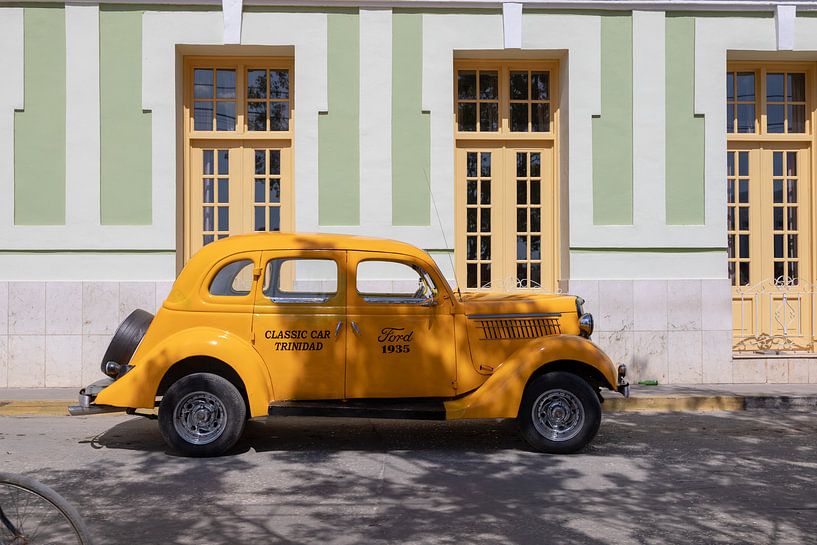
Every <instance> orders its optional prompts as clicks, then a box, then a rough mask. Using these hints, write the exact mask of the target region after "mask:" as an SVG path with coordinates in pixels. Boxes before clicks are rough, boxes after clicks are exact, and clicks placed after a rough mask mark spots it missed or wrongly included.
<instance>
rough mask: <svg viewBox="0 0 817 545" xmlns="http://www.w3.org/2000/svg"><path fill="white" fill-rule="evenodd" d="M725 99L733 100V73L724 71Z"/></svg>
mask: <svg viewBox="0 0 817 545" xmlns="http://www.w3.org/2000/svg"><path fill="white" fill-rule="evenodd" d="M726 100H735V74H734V72H727V73H726Z"/></svg>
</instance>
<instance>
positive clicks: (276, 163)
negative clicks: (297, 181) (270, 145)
mask: <svg viewBox="0 0 817 545" xmlns="http://www.w3.org/2000/svg"><path fill="white" fill-rule="evenodd" d="M269 173H270V174H272V175H274V176H278V175H280V174H281V150H277V149H271V150H269Z"/></svg>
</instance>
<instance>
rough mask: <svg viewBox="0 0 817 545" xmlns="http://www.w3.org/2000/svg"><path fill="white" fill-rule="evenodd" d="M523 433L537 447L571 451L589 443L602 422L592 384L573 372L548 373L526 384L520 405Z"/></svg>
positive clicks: (599, 405)
mask: <svg viewBox="0 0 817 545" xmlns="http://www.w3.org/2000/svg"><path fill="white" fill-rule="evenodd" d="M517 420H518V421H519V427H520V431H521V433H522V437H524V439H525V440H526V441H527V442H528V443H529V444H530V445H531V446H532V447H533V448H535V449H536V450H538V451H540V452H547V453H551V454H570V453H573V452H576V451H578V450H581V449H582V448H584V447H585V446H587V444H588V443H590V441H592V440H593V437H595V436H596V432H598V430H599V424H600V423H601V404H600V403H599V399H598V396H597V395H596V392H595V391H594V390H593V388H592V387H591V386H590V384H588V383H587V381H585V380H584V379H582V378H581V377H579V376H577V375H574V374H572V373H565V372H554V373H546V374H544V375H541V376H539V377H537V378H535V379H534V380H533V381H531V383H530V384H528V386H527V388H525V393H524V395H523V396H522V403H521V405H520V407H519V416H518V417H517Z"/></svg>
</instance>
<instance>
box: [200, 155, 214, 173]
mask: <svg viewBox="0 0 817 545" xmlns="http://www.w3.org/2000/svg"><path fill="white" fill-rule="evenodd" d="M214 162H215V161H214V157H213V150H211V149H206V150H204V151H202V163H204V164H203V172H204V174H212V173H213V163H214Z"/></svg>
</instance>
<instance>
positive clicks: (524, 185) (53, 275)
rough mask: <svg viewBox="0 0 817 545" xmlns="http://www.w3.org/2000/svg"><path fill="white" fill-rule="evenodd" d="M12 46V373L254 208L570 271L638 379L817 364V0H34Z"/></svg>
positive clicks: (35, 372)
mask: <svg viewBox="0 0 817 545" xmlns="http://www.w3.org/2000/svg"><path fill="white" fill-rule="evenodd" d="M0 52H2V54H0V74H2V75H3V83H2V85H0V387H5V386H8V387H41V386H47V387H58V386H80V385H83V384H85V383H89V382H91V381H93V380H96V379H97V378H98V375H99V370H98V368H99V363H100V360H101V358H102V354H103V352H104V350H105V348H106V346H107V343H108V341H109V340H110V336H111V335H112V333H113V332H114V330H115V328H116V326H117V325H118V323H119V322H120V320H121V319H122V318H123V317H124V316H126V315H127V314H128V313H129V312H130V311H131V310H133V309H134V308H145V309H147V310H151V311H153V310H155V309H156V308H157V307H158V306H159V305H160V304H161V301H162V300H163V299H164V297H165V296H166V295H167V293H168V292H169V290H170V287H171V285H172V282H173V279H174V278H175V275H176V273H177V272H178V271H179V269H180V267H181V266H182V265H183V264H184V262H185V260H186V259H187V258H188V257H189V256H190V255H192V254H193V253H194V252H195V251H196V250H197V249H199V248H201V247H202V246H203V245H205V244H208V243H210V242H212V241H214V240H218V239H220V238H223V237H226V236H229V235H234V234H238V233H244V232H251V231H258V230H268V231H274V230H284V231H300V232H316V231H317V232H340V233H351V234H366V235H376V236H384V237H388V238H394V239H399V240H402V241H406V242H410V243H412V244H415V245H417V246H419V247H421V248H424V249H426V250H428V251H429V253H430V254H431V255H432V256H433V257H434V258H435V260H436V261H437V262H438V263H439V265H440V267H441V269H442V270H443V272H444V273H445V275H446V276H447V277H448V278H449V281H450V282H451V284H452V285H456V286H459V288H460V289H462V290H484V289H490V290H499V291H505V292H535V293H540V292H553V291H563V292H571V293H576V294H578V295H581V296H582V297H583V298H585V299H586V301H587V303H586V309H587V310H589V311H590V312H592V313H593V314H594V316H595V318H596V326H597V327H596V333H595V335H594V340H596V342H598V343H599V344H600V345H601V346H603V347H604V348H605V349H606V350H607V351H608V353H609V354H610V355H611V357H613V359H614V360H616V361H618V362H620V363H626V364H627V365H628V367H629V368H630V369H631V376H632V377H633V378H634V379H635V380H639V379H657V380H658V381H659V382H661V383H667V382H669V383H701V382H705V383H712V382H715V383H731V382H817V357H816V356H817V355H815V331H814V324H815V322H816V321H817V320H815V301H814V282H815V278H817V261H816V260H817V251H815V249H814V247H815V243H817V231H815V229H817V221H815V217H814V211H815V198H816V197H817V191H815V184H814V174H812V172H813V170H814V166H813V165H814V163H815V158H817V156H815V122H817V118H816V117H815V107H816V106H817V80H815V73H816V72H817V70H815V69H817V4H815V3H812V2H774V1H762V2H761V1H757V2H755V1H753V0H743V1H739V0H733V1H731V2H730V1H723V2H695V1H684V0H674V1H664V2H626V1H615V2H613V1H607V0H596V1H593V0H587V1H583V2H578V3H570V2H546V1H539V2H524V1H523V2H508V3H502V2H495V1H482V0H476V1H474V0H471V1H468V2H459V1H457V0H451V1H436V2H435V1H424V2H418V1H412V0H393V1H391V2H369V1H359V2H352V1H349V2H335V1H331V0H326V1H324V2H310V3H309V5H308V6H304V5H302V4H301V3H298V2H289V3H287V2H277V1H267V0H256V1H254V2H252V3H250V2H247V3H246V4H242V2H241V0H224V1H223V2H217V1H208V0H202V1H201V2H196V1H193V2H185V3H184V4H166V3H153V2H151V1H150V0H147V1H145V2H140V3H139V4H138V5H137V4H129V3H115V2H107V1H98V2H77V3H66V4H64V5H63V4H45V3H40V2H31V1H25V0H23V1H21V2H15V3H13V4H6V5H4V4H0ZM380 280H381V281H382V282H389V281H392V279H388V278H383V279H380Z"/></svg>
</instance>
